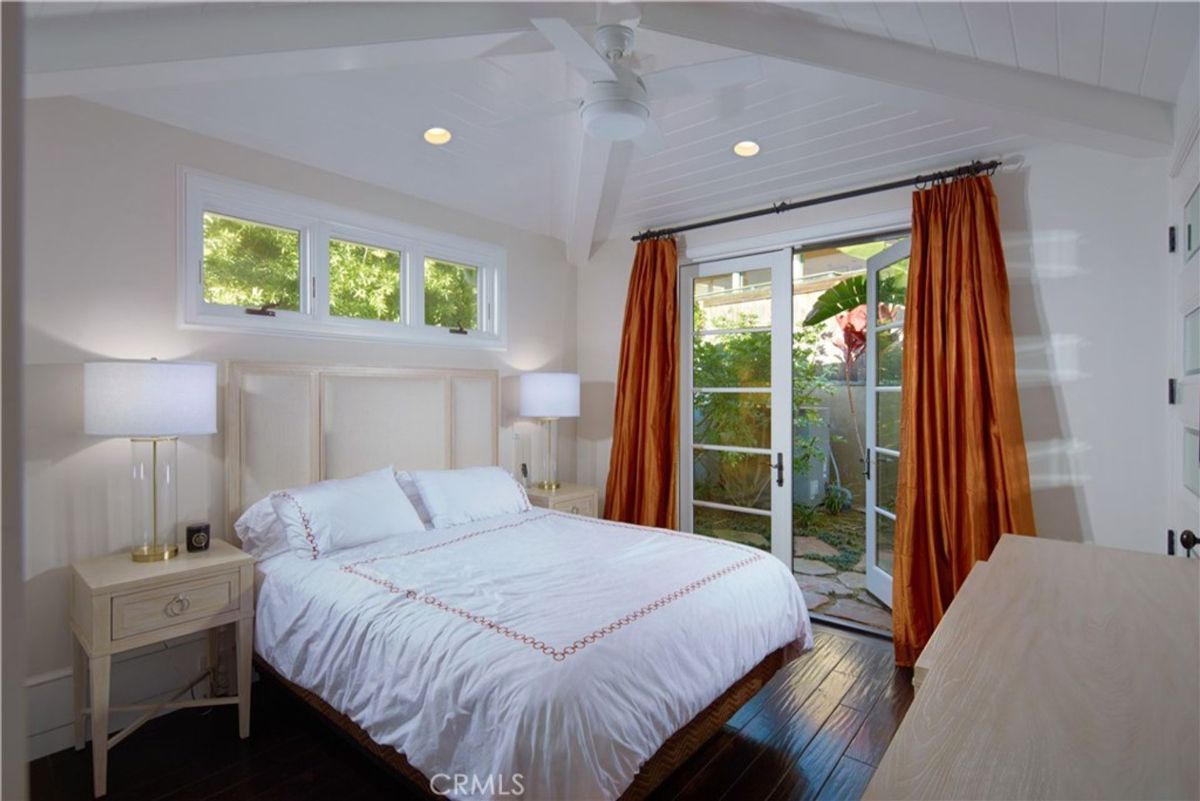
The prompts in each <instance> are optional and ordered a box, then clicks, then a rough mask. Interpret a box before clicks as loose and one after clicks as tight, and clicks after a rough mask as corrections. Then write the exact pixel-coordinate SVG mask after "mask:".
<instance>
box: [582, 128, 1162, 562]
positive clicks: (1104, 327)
mask: <svg viewBox="0 0 1200 801" xmlns="http://www.w3.org/2000/svg"><path fill="white" fill-rule="evenodd" d="M1010 162H1014V160H1013V159H1011V158H1010ZM1014 163H1015V162H1014ZM1166 175H1167V173H1166V164H1165V161H1164V160H1162V159H1130V158H1124V157H1120V156H1113V155H1110V154H1106V153H1101V152H1097V151H1093V150H1088V149H1085V148H1079V147H1069V146H1058V145H1053V146H1051V145H1047V146H1043V147H1038V148H1035V149H1031V150H1029V151H1028V152H1026V153H1024V154H1023V164H1021V166H1020V167H1019V168H1018V169H1016V170H1010V171H1005V172H1003V173H1001V174H999V175H997V176H996V177H995V178H994V182H995V187H996V192H997V195H998V197H999V200H1000V222H1001V227H1002V233H1003V238H1004V245H1005V252H1006V255H1007V259H1008V269H1009V281H1010V285H1011V290H1012V316H1013V329H1014V335H1015V338H1016V346H1017V352H1018V354H1017V365H1018V375H1019V379H1020V382H1021V389H1020V398H1021V411H1022V415H1023V418H1024V425H1025V435H1026V441H1027V445H1028V449H1029V455H1030V472H1031V477H1032V480H1033V487H1034V510H1035V514H1036V517H1037V523H1038V528H1039V532H1040V533H1041V534H1042V536H1047V537H1055V538H1061V539H1070V540H1076V541H1082V542H1095V543H1099V544H1103V545H1111V546H1116V547H1123V548H1134V549H1138V550H1146V551H1159V552H1161V551H1162V550H1163V548H1164V547H1165V534H1164V528H1165V518H1164V514H1163V511H1162V510H1163V506H1164V502H1165V495H1164V491H1163V480H1164V478H1165V459H1164V451H1163V446H1162V443H1163V441H1164V439H1163V438H1164V431H1165V428H1164V426H1165V408H1164V407H1165V404H1164V387H1163V375H1164V373H1163V362H1162V356H1161V347H1162V342H1161V338H1162V336H1163V333H1164V330H1165V329H1164V328H1163V316H1164V308H1163V298H1164V296H1165V294H1166V279H1165V271H1164V264H1165V258H1166V253H1165V226H1166V222H1165V221H1166V219H1167V211H1166V198H1165V190H1164V188H1165V185H1166ZM909 197H910V196H909V194H908V192H892V193H888V194H881V195H874V196H869V197H865V198H859V199H856V200H853V201H846V202H843V203H837V204H830V205H826V206H819V207H815V208H813V209H808V210H804V211H801V212H794V213H792V214H790V215H783V216H780V217H768V218H760V219H759V220H755V221H752V222H748V223H742V224H738V225H732V226H725V227H721V228H712V229H707V230H704V231H699V232H694V233H693V234H690V235H688V238H687V241H686V242H685V243H684V244H683V245H681V250H682V251H683V252H685V253H686V254H687V256H691V257H696V256H701V257H709V256H711V255H712V254H713V253H714V252H716V251H718V250H719V249H720V248H721V247H722V243H730V242H733V243H738V242H740V244H735V245H734V247H735V248H736V249H748V248H753V247H755V246H757V247H761V246H762V244H764V243H767V242H770V243H772V244H776V245H783V244H785V243H787V242H801V241H817V240H820V239H821V238H824V237H829V236H830V235H833V234H836V232H837V229H838V228H839V227H841V228H844V229H845V230H847V231H851V232H861V231H864V230H871V228H872V227H873V226H874V227H876V228H877V229H881V228H885V227H888V225H889V222H892V223H894V221H895V220H897V219H901V220H902V219H904V218H906V217H907V214H908V211H909ZM789 227H791V228H792V229H793V233H785V232H786V231H787V230H788V228H789ZM633 252H634V248H633V245H632V244H631V243H629V242H627V241H619V242H610V243H608V244H606V245H605V246H604V247H602V248H601V249H600V250H599V251H598V252H597V253H596V254H595V256H594V257H593V258H592V260H591V261H590V262H589V263H587V264H585V265H583V266H582V267H580V269H579V281H578V298H579V333H578V342H579V370H580V373H581V375H582V377H583V381H584V387H585V398H584V408H583V416H582V418H581V420H580V421H579V443H578V446H579V476H580V480H582V481H595V482H598V483H599V484H600V485H601V486H603V483H604V481H605V478H606V476H607V471H608V453H609V449H610V448H611V444H612V409H613V397H614V376H615V375H616V368H617V356H618V352H619V348H620V335H621V316H622V309H623V305H624V297H625V290H626V287H627V285H628V280H629V272H630V268H631V263H632V259H633Z"/></svg>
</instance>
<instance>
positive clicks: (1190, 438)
mask: <svg viewBox="0 0 1200 801" xmlns="http://www.w3.org/2000/svg"><path fill="white" fill-rule="evenodd" d="M1197 454H1200V431H1197V430H1196V429H1194V428H1185V429H1184V430H1183V486H1185V487H1187V488H1188V489H1189V490H1191V492H1192V494H1193V495H1200V456H1198V455H1197Z"/></svg>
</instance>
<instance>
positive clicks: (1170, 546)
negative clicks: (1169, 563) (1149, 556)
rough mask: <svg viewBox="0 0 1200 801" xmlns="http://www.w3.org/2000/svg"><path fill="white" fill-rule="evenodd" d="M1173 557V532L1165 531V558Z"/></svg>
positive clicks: (1170, 530) (1171, 530) (1172, 530)
mask: <svg viewBox="0 0 1200 801" xmlns="http://www.w3.org/2000/svg"><path fill="white" fill-rule="evenodd" d="M1174 555H1175V531H1174V529H1167V556H1174Z"/></svg>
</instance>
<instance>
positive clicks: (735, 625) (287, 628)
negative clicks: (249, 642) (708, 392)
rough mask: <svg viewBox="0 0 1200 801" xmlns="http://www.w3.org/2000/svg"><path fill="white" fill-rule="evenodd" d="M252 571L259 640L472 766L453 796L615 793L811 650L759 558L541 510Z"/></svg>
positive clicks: (286, 665) (334, 692)
mask: <svg viewBox="0 0 1200 801" xmlns="http://www.w3.org/2000/svg"><path fill="white" fill-rule="evenodd" d="M415 539H419V540H420V543H419V544H417V543H415V542H414V540H415ZM259 569H260V571H261V574H262V581H261V587H260V590H259V595H258V602H257V605H258V616H257V620H256V637H255V649H256V650H257V651H258V652H259V653H260V654H261V655H262V656H263V657H264V658H265V659H266V660H267V661H268V662H269V663H270V664H271V665H273V666H274V667H275V668H276V669H277V670H279V671H280V673H282V674H283V675H284V676H285V677H287V678H288V679H289V680H291V681H292V682H294V683H296V684H299V685H300V686H302V687H304V688H306V689H308V690H310V691H313V692H315V693H316V694H317V695H319V696H320V697H321V698H323V699H324V700H325V701H326V702H327V703H329V704H330V705H331V706H333V707H334V708H335V709H337V710H339V711H341V712H342V713H343V714H346V715H347V716H349V717H350V718H351V719H352V720H353V721H354V722H355V723H357V724H358V725H359V726H361V727H362V728H363V729H365V730H366V731H367V732H368V733H369V734H370V735H371V737H372V738H373V739H374V740H375V741H376V742H378V743H382V744H387V745H391V746H393V747H395V748H396V749H397V750H398V751H400V752H401V753H403V754H404V755H405V756H406V757H407V758H408V760H409V762H410V763H412V765H414V766H415V767H416V768H418V769H419V770H421V771H422V772H423V773H424V774H425V775H426V776H429V777H431V778H434V777H435V776H438V777H453V776H455V775H456V774H462V775H465V776H469V777H473V778H474V780H475V784H474V791H472V786H471V785H470V784H468V785H467V786H466V789H465V791H462V792H451V793H449V795H450V797H452V798H459V799H462V798H472V799H477V798H511V797H512V792H513V790H514V782H517V783H519V784H520V785H521V786H522V787H523V788H524V795H523V796H521V797H523V798H524V799H527V800H528V801H549V800H550V799H553V801H569V800H570V799H613V798H616V797H617V796H619V795H620V794H621V792H622V791H624V789H625V788H626V787H628V785H629V784H630V783H631V782H632V781H633V778H634V776H635V774H636V773H637V771H638V769H639V767H640V766H641V764H642V763H643V762H644V761H645V760H646V759H647V758H649V757H650V756H651V755H652V754H654V752H655V751H657V750H658V748H659V747H660V746H661V745H662V743H663V742H665V741H666V739H667V738H668V737H670V736H671V735H672V734H673V733H674V732H675V731H676V730H678V729H679V728H680V727H681V726H683V725H684V724H686V723H687V722H688V721H689V720H691V719H692V718H693V717H695V715H696V714H697V713H699V712H700V711H701V710H703V709H704V708H705V707H706V706H708V704H710V703H711V702H712V701H713V700H714V699H716V698H717V696H719V695H720V694H721V693H722V692H724V691H725V690H726V689H727V688H728V687H729V686H730V685H731V684H733V683H734V682H735V681H737V680H738V679H740V678H741V677H742V676H743V675H745V674H746V673H747V672H748V671H749V670H750V669H751V668H752V667H754V665H756V664H757V663H758V662H760V661H761V660H762V659H763V658H764V657H765V656H767V654H769V653H771V652H772V651H774V650H775V649H777V648H780V647H782V646H784V645H787V644H789V643H792V642H797V643H798V644H800V645H801V646H803V647H805V648H808V647H810V646H811V645H812V628H811V624H810V622H809V619H808V612H807V610H806V609H805V606H804V600H803V597H802V596H801V593H800V591H799V589H798V588H797V586H796V583H795V581H794V579H793V577H792V575H791V572H790V571H789V570H788V569H787V567H786V566H784V565H783V564H781V563H780V562H779V561H778V560H776V559H774V558H773V557H771V556H770V555H769V554H767V553H764V552H762V551H758V550H755V549H752V548H747V547H744V546H740V545H736V544H733V543H728V542H724V541H721V540H714V539H709V538H706V537H699V536H695V535H692V534H680V533H678V532H668V531H660V530H656V529H646V528H640V527H635V526H625V525H622V524H616V523H609V522H606V521H597V520H592V519H589V518H582V517H576V516H573V515H567V514H562V513H556V512H550V511H546V510H541V509H538V510H533V511H529V512H523V513H521V514H516V515H508V516H505V517H500V518H495V519H492V520H487V521H481V522H477V523H473V524H469V525H464V526H458V527H455V528H450V529H440V530H433V531H428V532H426V533H425V534H418V535H416V536H415V537H403V538H399V539H396V540H394V541H384V542H379V543H372V544H369V545H364V546H361V547H359V548H356V549H352V550H349V551H342V552H339V553H337V554H334V555H332V556H331V557H330V558H327V559H321V560H318V561H306V560H302V559H297V558H295V557H294V556H292V555H291V554H283V555H281V556H277V557H275V558H272V559H269V560H267V561H265V562H262V563H260V565H259ZM514 774H519V777H520V778H519V779H518V778H517V777H516V776H515V775H514ZM452 783H453V778H439V779H438V785H437V786H438V788H439V789H445V788H448V787H451V786H452ZM505 792H507V793H508V794H507V795H506V794H505Z"/></svg>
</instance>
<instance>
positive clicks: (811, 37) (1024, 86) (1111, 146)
mask: <svg viewBox="0 0 1200 801" xmlns="http://www.w3.org/2000/svg"><path fill="white" fill-rule="evenodd" d="M641 26H642V27H643V28H649V29H652V30H655V31H659V32H662V33H669V34H673V35H676V36H684V37H687V38H689V39H695V40H697V41H702V42H708V43H710V44H716V45H722V46H725V47H730V48H734V49H737V50H743V51H746V52H748V53H758V54H760V55H764V56H772V57H775V58H780V59H786V60H788V61H794V62H797V63H801V64H805V65H808V66H810V67H816V68H820V69H823V70H828V71H830V72H834V73H838V74H840V75H842V76H846V78H847V79H848V80H846V81H845V83H846V85H847V88H858V89H860V90H869V89H871V87H872V85H871V84H870V83H866V81H870V82H876V84H875V89H877V88H878V86H877V83H879V82H881V83H884V84H888V85H889V86H890V87H892V89H893V94H891V95H890V96H889V97H888V101H889V102H894V104H895V105H901V106H904V105H908V106H915V107H917V108H927V109H929V110H931V111H936V112H937V113H940V114H944V115H947V116H952V117H954V118H956V119H959V120H961V121H968V120H970V121H977V122H979V123H980V124H985V125H989V126H993V127H996V128H999V129H1001V130H1005V131H1010V132H1012V133H1023V134H1029V135H1033V136H1038V137H1044V138H1047V139H1052V140H1055V141H1060V142H1067V143H1071V144H1079V145H1085V146H1087V147H1092V148H1096V149H1100V150H1108V151H1111V152H1117V153H1124V154H1127V155H1135V156H1162V155H1165V154H1166V153H1167V152H1168V150H1169V149H1170V145H1171V140H1172V136H1173V134H1172V107H1171V104H1169V103H1164V102H1162V101H1159V100H1153V99H1150V98H1145V97H1140V96H1137V95H1132V94H1127V93H1124V92H1116V91H1113V90H1111V89H1104V88H1102V87H1098V86H1091V85H1089V84H1084V83H1078V82H1075V81H1069V80H1065V79H1062V78H1055V77H1051V76H1047V75H1040V74H1037V73H1032V72H1028V71H1022V70H1017V69H1015V68H1012V67H1006V66H1002V65H998V64H991V63H988V62H985V61H978V60H975V59H969V58H963V57H959V56H954V55H950V54H947V53H939V52H936V51H933V50H930V49H927V48H922V47H917V46H914V45H909V44H905V43H903V42H896V41H892V40H889V39H883V38H880V37H876V36H870V35H867V34H862V33H857V32H855V31H849V30H844V29H841V28H834V27H831V26H828V25H824V24H821V23H819V22H817V21H815V20H814V17H813V16H812V15H811V14H806V13H804V12H801V11H796V10H794V9H789V8H781V7H767V6H763V5H755V6H753V7H747V6H745V5H737V4H731V3H687V4H676V3H653V4H648V5H646V6H644V7H643V9H642V17H641ZM856 79H857V80H856ZM876 96H878V94H877V92H876Z"/></svg>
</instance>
